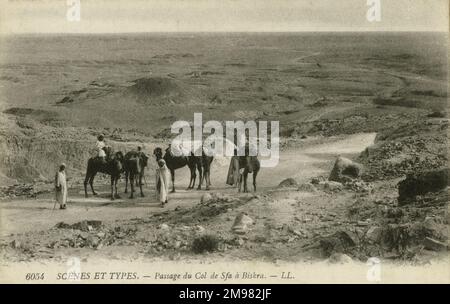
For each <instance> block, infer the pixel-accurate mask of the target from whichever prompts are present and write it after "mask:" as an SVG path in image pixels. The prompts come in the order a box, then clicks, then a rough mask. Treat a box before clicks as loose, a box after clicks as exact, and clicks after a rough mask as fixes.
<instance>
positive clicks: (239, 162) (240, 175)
mask: <svg viewBox="0 0 450 304" xmlns="http://www.w3.org/2000/svg"><path fill="white" fill-rule="evenodd" d="M260 168H261V164H260V162H259V159H258V157H256V156H233V157H232V159H231V162H230V169H229V170H228V177H227V184H229V185H236V187H237V188H238V191H239V192H241V186H242V182H244V189H243V190H244V192H248V189H247V177H248V174H249V173H253V190H254V191H255V192H256V177H257V175H258V172H259V170H260ZM242 169H243V172H241V170H242Z"/></svg>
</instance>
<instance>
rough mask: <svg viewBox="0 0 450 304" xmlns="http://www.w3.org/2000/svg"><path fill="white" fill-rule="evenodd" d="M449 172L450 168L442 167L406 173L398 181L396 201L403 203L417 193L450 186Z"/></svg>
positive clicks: (434, 190)
mask: <svg viewBox="0 0 450 304" xmlns="http://www.w3.org/2000/svg"><path fill="white" fill-rule="evenodd" d="M449 173H450V169H449V168H444V169H439V170H431V171H426V172H421V173H413V174H409V175H407V177H406V179H404V180H402V181H400V182H399V183H398V202H399V203H400V204H405V203H406V202H408V201H411V200H412V199H414V198H415V197H416V196H417V195H424V194H427V193H429V192H438V191H440V190H442V189H444V188H446V187H447V186H450V181H449V178H448V176H449Z"/></svg>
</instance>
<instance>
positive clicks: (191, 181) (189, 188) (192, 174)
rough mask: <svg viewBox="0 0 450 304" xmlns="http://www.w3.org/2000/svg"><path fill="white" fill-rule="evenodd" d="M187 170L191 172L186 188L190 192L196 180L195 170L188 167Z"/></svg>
mask: <svg viewBox="0 0 450 304" xmlns="http://www.w3.org/2000/svg"><path fill="white" fill-rule="evenodd" d="M189 170H190V171H191V180H190V181H189V186H188V187H187V190H191V189H192V188H194V185H195V180H196V179H197V173H195V168H194V170H192V168H191V167H189Z"/></svg>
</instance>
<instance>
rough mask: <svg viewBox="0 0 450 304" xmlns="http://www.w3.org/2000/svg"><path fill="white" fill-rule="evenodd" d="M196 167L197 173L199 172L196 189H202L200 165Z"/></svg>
mask: <svg viewBox="0 0 450 304" xmlns="http://www.w3.org/2000/svg"><path fill="white" fill-rule="evenodd" d="M197 169H198V173H199V177H198V187H197V190H201V189H202V183H203V170H202V167H201V166H198V168H197Z"/></svg>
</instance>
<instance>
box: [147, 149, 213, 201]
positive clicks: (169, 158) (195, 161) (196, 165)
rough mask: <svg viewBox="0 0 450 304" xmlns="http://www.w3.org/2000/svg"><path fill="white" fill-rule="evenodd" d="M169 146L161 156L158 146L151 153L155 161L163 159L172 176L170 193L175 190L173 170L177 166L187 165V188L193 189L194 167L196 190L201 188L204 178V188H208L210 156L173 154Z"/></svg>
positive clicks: (177, 167)
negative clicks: (189, 173) (188, 176)
mask: <svg viewBox="0 0 450 304" xmlns="http://www.w3.org/2000/svg"><path fill="white" fill-rule="evenodd" d="M169 150H170V148H167V149H166V152H165V154H164V156H163V153H162V149H161V148H160V147H157V148H155V150H154V151H153V154H154V155H155V157H156V161H158V160H160V159H161V158H162V159H164V160H165V162H166V165H167V168H169V170H170V174H171V176H172V191H171V192H172V193H173V192H175V170H177V169H179V168H183V167H184V166H186V165H187V166H188V167H189V170H190V171H191V179H190V181H189V186H188V188H187V190H190V189H193V188H194V186H195V181H196V178H197V173H196V169H197V170H198V172H199V175H200V176H199V184H198V187H197V190H201V188H202V183H203V179H204V178H205V180H206V190H209V186H210V185H211V178H210V168H211V162H212V161H213V157H212V156H206V155H205V154H204V153H203V155H202V156H194V155H193V154H192V153H191V155H189V156H173V155H172V154H171V153H170V151H169ZM203 172H205V175H203Z"/></svg>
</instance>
